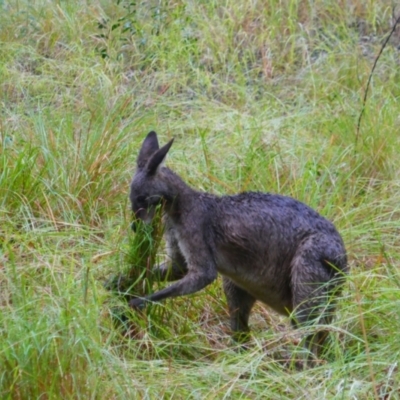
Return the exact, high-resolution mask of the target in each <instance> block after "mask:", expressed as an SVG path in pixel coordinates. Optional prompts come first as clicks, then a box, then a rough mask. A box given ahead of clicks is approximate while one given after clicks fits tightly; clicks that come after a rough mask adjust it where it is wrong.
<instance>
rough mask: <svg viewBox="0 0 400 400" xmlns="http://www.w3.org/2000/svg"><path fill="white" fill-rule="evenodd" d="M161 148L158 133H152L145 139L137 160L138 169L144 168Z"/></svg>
mask: <svg viewBox="0 0 400 400" xmlns="http://www.w3.org/2000/svg"><path fill="white" fill-rule="evenodd" d="M159 148H160V146H159V145H158V139H157V133H155V132H154V131H151V132H150V133H148V134H147V136H146V139H144V141H143V144H142V147H141V149H140V151H139V156H138V159H137V167H138V168H143V167H144V166H145V165H146V163H147V161H148V160H149V159H150V157H151V156H152V155H153V154H154V153H155V152H156V151H157V150H158V149H159Z"/></svg>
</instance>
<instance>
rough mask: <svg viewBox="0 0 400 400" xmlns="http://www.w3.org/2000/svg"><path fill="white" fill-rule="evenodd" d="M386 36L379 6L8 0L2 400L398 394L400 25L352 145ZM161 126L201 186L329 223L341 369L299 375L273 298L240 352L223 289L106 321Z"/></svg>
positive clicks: (1, 130)
mask: <svg viewBox="0 0 400 400" xmlns="http://www.w3.org/2000/svg"><path fill="white" fill-rule="evenodd" d="M391 23H393V18H392V2H389V1H386V0H382V1H363V2H362V1H358V0H351V1H346V2H344V1H339V2H333V1H328V0H319V1H314V2H305V1H296V0H285V1H274V0H271V1H268V2H263V1H257V0H254V1H235V2H233V1H225V2H217V1H198V2H183V1H174V2H171V1H167V2H159V1H147V2H135V3H134V2H130V1H120V2H112V1H106V0H103V1H100V2H90V1H78V0H76V1H69V2H62V1H57V2H55V1H46V0H37V1H27V0H20V1H15V0H14V1H3V2H1V1H0V43H1V44H0V139H1V140H0V320H1V323H0V337H1V341H0V396H1V397H2V398H5V399H29V398H48V399H55V398H63V399H64V398H65V399H68V398H71V399H76V398H82V399H88V398H93V399H98V398H99V399H100V398H101V399H110V398H120V399H126V398H138V399H139V398H140V399H142V398H148V399H154V398H176V399H186V398H193V399H196V398H199V399H214V398H218V399H224V398H226V399H228V398H229V399H231V398H244V399H256V398H271V399H275V398H282V399H293V398H296V399H301V398H315V399H321V398H324V399H325V398H326V399H331V398H335V399H350V398H357V399H370V398H377V399H378V398H385V399H396V398H398V397H399V396H400V387H399V383H398V382H399V381H400V380H399V374H398V360H399V356H400V346H399V344H398V340H397V339H398V332H399V330H400V318H399V310H400V277H399V276H400V275H399V270H398V265H399V260H400V253H399V250H398V249H399V240H398V220H399V216H400V207H399V201H398V199H399V196H400V179H399V170H400V160H399V158H398V155H397V152H398V150H397V149H398V125H399V113H398V110H399V94H400V84H399V65H398V63H399V50H398V48H397V47H398V46H399V39H398V32H397V33H396V34H395V35H394V36H393V38H392V39H391V41H390V43H389V45H388V47H387V48H386V49H385V50H384V52H383V54H382V57H381V58H380V60H379V63H378V66H377V69H376V71H375V73H374V76H373V78H372V84H371V88H370V94H369V98H368V101H367V104H366V109H365V114H364V116H363V120H362V124H361V131H360V137H359V138H358V140H357V141H356V124H357V118H358V115H359V113H360V111H361V107H362V98H363V95H364V90H365V85H366V82H367V79H368V75H369V73H370V70H371V66H372V63H373V60H374V57H375V56H376V55H377V53H378V51H379V49H380V46H381V43H382V41H383V39H384V37H385V34H386V33H387V32H388V31H389V30H390V28H391ZM152 129H154V130H156V131H157V132H158V133H159V134H160V137H161V140H162V141H163V142H166V141H167V140H168V139H169V138H171V137H175V138H176V140H175V142H174V145H173V148H172V149H171V152H170V154H169V158H168V160H167V162H168V165H169V166H170V167H171V168H173V169H174V170H175V171H176V172H177V173H179V174H180V175H181V176H182V177H183V178H184V179H185V180H186V181H187V182H188V183H189V184H190V185H192V186H194V187H196V188H198V189H201V190H207V191H211V192H214V193H217V194H224V193H236V192H239V191H244V190H261V191H270V192H277V193H282V194H285V195H290V196H293V197H296V198H298V199H300V200H302V201H304V202H306V203H307V204H310V205H311V206H312V207H314V208H315V209H317V210H318V211H320V212H321V213H322V214H323V215H325V216H326V217H328V218H329V219H331V220H332V221H333V222H334V223H335V224H336V226H337V227H338V229H339V231H340V232H341V233H342V235H343V237H344V240H345V242H346V247H347V249H348V252H349V259H350V266H351V273H350V276H349V278H348V281H347V283H346V287H345V290H344V293H343V295H342V298H341V299H340V302H339V307H338V310H337V318H336V319H335V321H334V322H333V323H332V325H331V326H330V327H329V329H330V331H331V334H330V346H329V349H328V351H327V355H326V358H327V360H328V362H321V364H320V365H318V366H316V367H315V368H313V369H308V370H304V371H298V370H296V369H295V368H293V367H292V365H291V364H290V362H289V361H288V360H290V359H291V358H293V359H296V358H297V357H301V354H300V353H301V349H300V348H298V343H299V340H300V337H301V335H302V334H305V333H306V332H305V330H302V331H299V332H293V331H292V330H291V329H290V327H289V325H288V324H287V321H286V320H285V319H284V318H280V317H278V316H276V315H275V314H274V313H273V312H272V311H270V310H269V309H267V308H266V307H264V306H262V305H258V306H257V307H256V309H255V310H254V312H253V314H252V317H251V326H252V333H253V338H252V342H251V346H250V349H249V350H248V351H247V352H240V351H237V349H235V346H234V345H233V344H232V343H231V341H230V336H229V326H228V315H227V307H226V304H225V299H224V297H223V293H222V289H221V285H220V282H216V283H215V284H213V285H211V286H210V287H208V288H207V289H206V290H204V291H202V292H201V293H198V294H196V295H193V296H190V297H187V298H179V299H174V300H170V301H166V302H164V303H163V304H160V305H152V306H151V307H149V308H148V309H146V311H145V312H138V313H131V319H132V323H131V324H130V325H128V326H125V327H123V326H122V327H121V326H120V325H118V324H117V325H116V324H115V323H114V321H113V318H112V310H113V309H114V307H122V308H124V307H126V303H125V302H124V301H123V300H122V299H120V298H119V297H118V296H115V295H113V294H111V293H109V292H108V291H107V290H106V289H105V288H104V283H105V282H106V281H107V279H109V277H110V276H113V275H115V274H117V273H120V272H121V271H126V270H127V269H128V270H129V268H130V267H131V264H130V263H131V261H130V260H132V258H130V257H132V255H133V256H136V255H138V254H137V252H138V250H139V248H137V249H136V248H135V246H133V247H132V243H135V237H134V234H133V233H132V232H131V231H130V218H131V216H130V209H129V204H128V198H127V192H128V188H129V180H130V178H131V175H132V173H133V170H134V166H135V165H134V163H135V160H136V155H137V152H138V148H139V146H140V143H141V141H142V140H143V137H144V135H145V134H146V133H147V132H148V131H150V130H152ZM135 252H136V253H135ZM163 259H164V253H163V250H162V249H160V250H159V251H158V256H157V262H161V261H162V260H163ZM157 285H159V286H162V284H155V286H154V287H153V290H155V289H156V287H157ZM127 312H129V311H128V310H127Z"/></svg>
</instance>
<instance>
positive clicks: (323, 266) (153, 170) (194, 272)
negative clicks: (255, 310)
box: [129, 132, 348, 355]
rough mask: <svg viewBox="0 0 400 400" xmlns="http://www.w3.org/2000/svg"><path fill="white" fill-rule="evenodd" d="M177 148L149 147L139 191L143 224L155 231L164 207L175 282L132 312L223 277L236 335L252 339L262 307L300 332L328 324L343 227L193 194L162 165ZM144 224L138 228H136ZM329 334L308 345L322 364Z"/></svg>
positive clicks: (303, 209)
mask: <svg viewBox="0 0 400 400" xmlns="http://www.w3.org/2000/svg"><path fill="white" fill-rule="evenodd" d="M173 140H174V139H172V140H171V141H170V142H169V143H167V144H166V145H165V146H163V147H161V148H160V147H159V144H158V139H157V134H156V133H155V132H150V133H149V134H148V135H147V137H146V138H145V140H144V142H143V144H142V147H141V149H140V152H139V156H138V158H137V170H136V173H135V175H134V177H133V180H132V183H131V187H130V201H131V204H132V211H133V213H134V217H135V218H136V220H141V221H143V222H144V223H149V222H151V220H152V217H153V215H154V212H155V208H156V206H157V205H160V204H162V207H163V213H164V216H163V221H164V223H165V233H164V235H165V239H166V245H167V253H168V256H169V258H170V262H167V263H164V264H161V265H160V266H158V267H156V269H157V271H158V273H159V274H160V276H161V278H163V279H165V280H170V281H175V280H176V281H177V282H174V283H173V284H172V285H170V286H169V287H166V288H164V289H162V290H160V291H158V292H155V293H153V294H151V295H149V296H147V297H145V298H134V299H132V300H131V301H130V302H129V305H130V306H131V307H132V308H134V309H136V308H141V307H143V306H144V304H145V303H146V302H148V301H160V300H163V299H165V298H168V297H176V296H183V295H188V294H191V293H195V292H198V291H199V290H201V289H203V288H205V287H206V286H207V285H209V284H210V283H211V282H213V281H214V280H215V279H216V278H217V274H218V272H219V273H220V274H221V275H222V277H223V288H224V292H225V295H226V298H227V303H228V308H229V314H230V324H231V330H232V332H233V337H234V339H236V340H239V341H241V340H245V338H246V337H247V336H248V332H249V327H248V320H249V315H250V311H251V309H252V307H253V305H254V303H255V302H256V300H259V301H261V302H263V303H264V304H266V305H268V306H269V307H271V308H272V309H274V310H275V311H277V312H278V313H280V314H284V315H287V316H289V317H290V318H291V323H292V325H293V326H294V327H298V326H305V325H308V324H311V323H313V322H316V321H319V322H321V323H324V324H328V323H329V322H330V320H331V317H332V311H333V308H334V305H333V304H332V300H334V298H335V297H337V295H338V294H339V293H340V289H341V286H342V284H343V281H344V277H345V275H346V273H347V272H348V266H347V256H346V250H345V246H344V244H343V240H342V238H341V236H340V234H339V233H338V231H337V230H336V228H335V227H334V225H333V224H332V223H331V222H330V221H328V220H327V219H325V218H324V217H322V216H321V215H319V214H318V213H317V212H316V211H314V210H313V209H311V208H310V207H308V206H307V205H305V204H303V203H301V202H300V201H298V200H295V199H293V198H290V197H285V196H281V195H277V194H270V193H260V192H245V193H240V194H236V195H232V196H216V195H213V194H210V193H205V192H199V191H197V190H194V189H192V188H191V187H189V186H188V185H187V184H186V183H185V182H184V181H183V180H182V179H181V178H180V177H179V176H178V175H177V174H175V173H174V172H173V171H172V170H170V169H169V168H167V167H164V166H163V165H162V162H163V160H164V159H165V157H166V155H167V153H168V151H169V149H170V148H171V145H172V143H173ZM134 226H135V222H133V228H134ZM326 335H327V332H317V333H315V334H311V335H309V336H308V337H307V338H306V339H305V341H304V345H305V347H306V348H307V349H308V350H309V351H310V353H309V354H314V355H318V353H319V350H320V349H321V346H322V344H323V342H324V340H325V337H326Z"/></svg>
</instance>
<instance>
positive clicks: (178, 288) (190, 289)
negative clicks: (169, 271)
mask: <svg viewBox="0 0 400 400" xmlns="http://www.w3.org/2000/svg"><path fill="white" fill-rule="evenodd" d="M216 277H217V272H216V271H215V272H210V273H207V274H206V273H204V274H201V275H199V274H198V273H192V274H187V275H186V276H185V277H184V278H183V279H181V280H179V281H178V282H175V283H173V284H172V285H171V286H168V287H166V288H165V289H162V290H160V291H158V292H155V293H153V294H151V295H149V296H146V297H145V298H144V299H133V300H131V301H130V303H129V305H130V306H131V307H139V306H141V305H142V304H143V302H145V301H161V300H163V299H166V298H168V297H177V296H184V295H187V294H192V293H196V292H198V291H200V290H201V289H203V288H205V287H206V286H208V285H209V284H210V283H211V282H213V281H214V280H215V279H216Z"/></svg>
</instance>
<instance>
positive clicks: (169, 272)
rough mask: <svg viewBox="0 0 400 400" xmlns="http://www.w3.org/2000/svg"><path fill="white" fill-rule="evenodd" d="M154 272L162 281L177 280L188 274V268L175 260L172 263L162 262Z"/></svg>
mask: <svg viewBox="0 0 400 400" xmlns="http://www.w3.org/2000/svg"><path fill="white" fill-rule="evenodd" d="M153 272H154V273H155V274H156V275H157V276H158V278H159V279H160V280H162V281H177V280H178V279H182V278H183V277H184V276H185V275H186V274H187V268H186V266H182V265H180V264H178V263H176V262H174V261H173V262H172V263H166V262H165V263H162V264H160V265H159V266H158V267H155V268H154V270H153Z"/></svg>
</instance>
